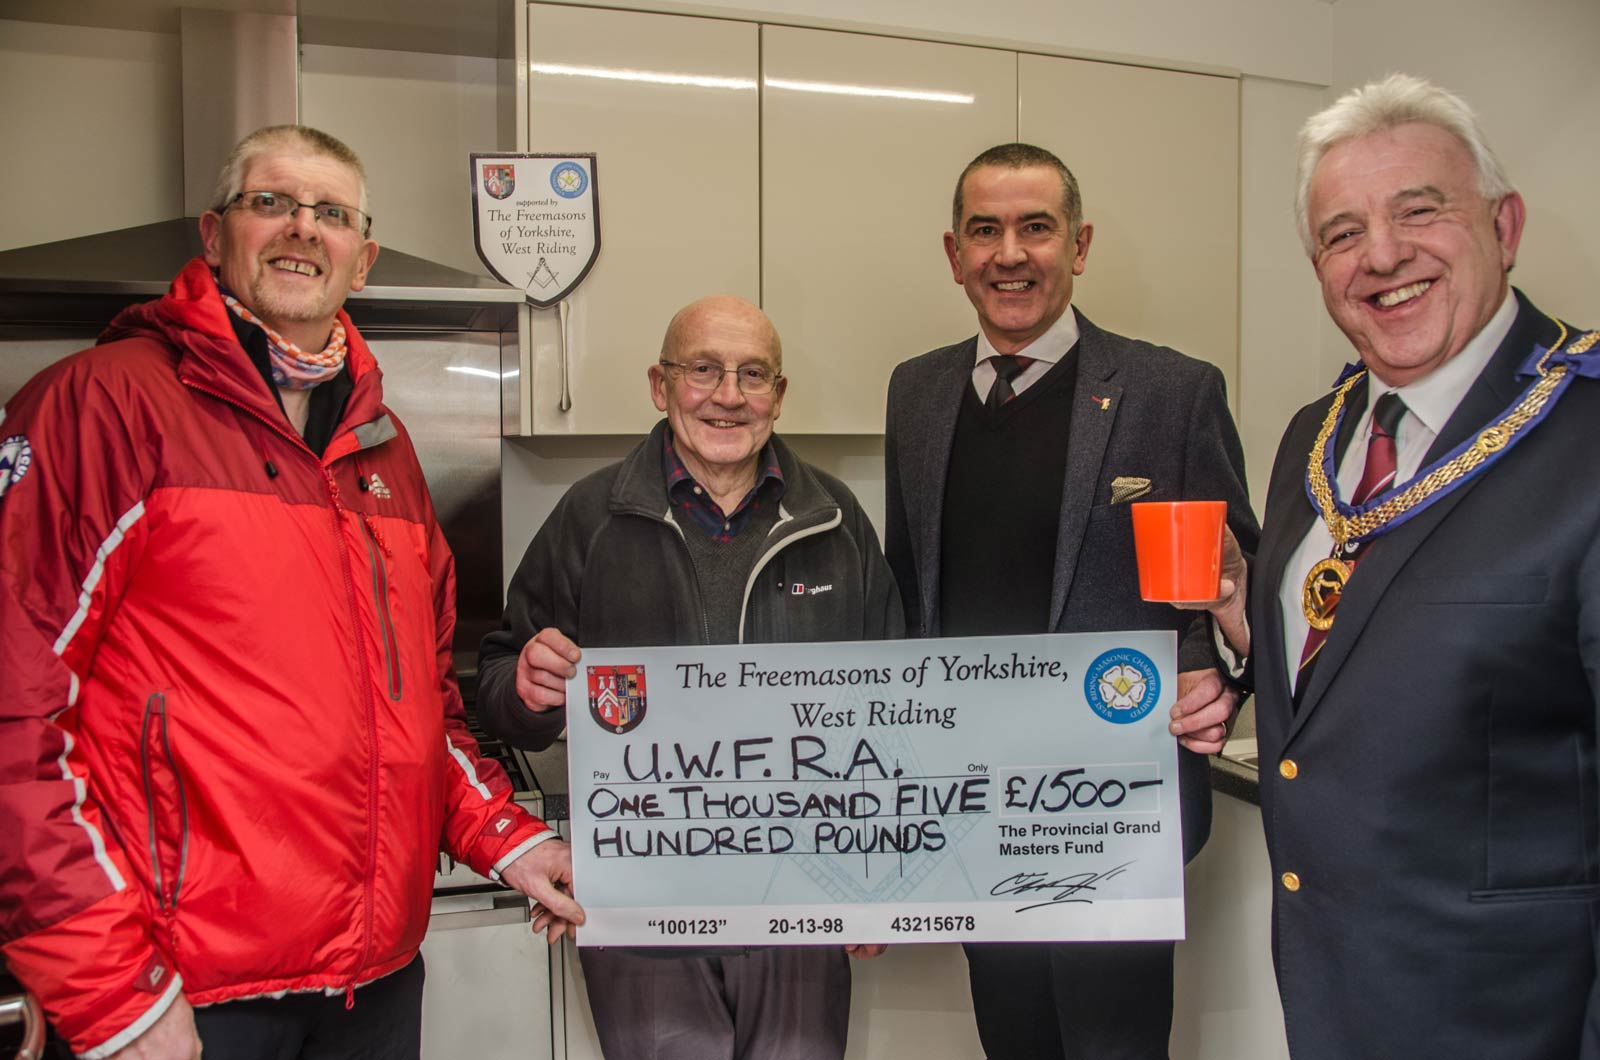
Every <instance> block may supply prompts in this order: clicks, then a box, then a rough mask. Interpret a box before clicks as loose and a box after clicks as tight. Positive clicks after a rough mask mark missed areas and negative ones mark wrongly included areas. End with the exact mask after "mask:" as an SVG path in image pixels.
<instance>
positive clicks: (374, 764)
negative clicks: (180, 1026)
mask: <svg viewBox="0 0 1600 1060" xmlns="http://www.w3.org/2000/svg"><path fill="white" fill-rule="evenodd" d="M322 479H323V481H324V482H326V483H327V485H328V499H329V500H331V501H332V502H333V535H334V537H335V538H336V539H337V541H338V544H339V555H340V556H341V557H343V559H344V562H343V563H341V564H340V570H341V572H342V573H343V574H344V589H345V595H346V599H348V601H349V603H350V622H351V629H352V631H354V630H359V629H360V628H361V613H360V610H359V609H358V608H357V606H356V586H355V574H354V572H353V571H352V570H351V569H350V568H351V562H350V549H349V548H347V547H345V544H344V514H345V511H346V509H345V506H344V499H343V498H342V497H341V496H340V495H339V483H338V481H337V480H336V479H334V477H333V472H332V471H330V470H329V469H328V468H326V467H324V468H323V469H322ZM352 514H354V513H352ZM362 525H363V526H365V525H366V524H365V523H363V524H362ZM356 639H357V640H358V641H359V640H360V637H359V636H358V637H357V638H356ZM362 654H363V655H365V654H366V653H365V651H364V650H363V652H362ZM363 662H365V660H363ZM363 673H365V666H363ZM361 687H362V689H363V690H364V691H365V693H366V695H365V699H366V701H367V873H366V877H365V878H364V879H363V880H362V881H361V891H362V900H363V902H364V904H365V906H366V915H365V916H364V917H363V919H362V928H361V936H362V938H361V958H360V960H358V961H356V967H355V970H354V971H353V972H351V973H350V981H349V982H348V983H346V984H345V990H346V993H347V996H346V998H345V1004H346V1007H349V1006H353V1005H354V1004H355V995H354V990H355V986H356V982H357V981H358V980H359V979H360V978H361V972H362V969H364V968H366V966H367V961H369V960H371V959H372V922H373V919H374V917H375V916H376V909H375V907H376V905H377V902H376V901H375V899H374V896H373V891H375V890H376V889H377V873H378V705H377V703H376V702H374V701H373V696H372V682H370V681H366V680H363V681H362V682H361Z"/></svg>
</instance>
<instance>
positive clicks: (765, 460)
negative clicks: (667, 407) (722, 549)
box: [661, 428, 783, 544]
mask: <svg viewBox="0 0 1600 1060" xmlns="http://www.w3.org/2000/svg"><path fill="white" fill-rule="evenodd" d="M661 470H662V472H663V473H664V474H665V475H666V478H667V500H669V501H671V502H672V507H673V509H674V510H676V511H677V513H678V514H679V516H680V517H681V518H683V519H685V520H687V521H689V522H692V523H693V524H694V525H695V526H697V527H699V528H700V529H701V530H702V531H704V532H705V534H706V536H708V537H710V538H711V539H712V540H713V541H719V542H721V543H723V544H727V543H728V542H729V541H732V540H733V539H734V538H736V537H738V536H739V531H741V530H743V529H744V528H745V526H746V525H747V524H748V523H749V522H750V519H751V517H752V516H754V515H755V513H756V512H758V511H762V510H763V509H764V507H765V506H768V505H776V504H777V503H778V502H779V501H780V500H782V499H783V471H782V470H781V469H780V468H779V467H778V451H777V450H776V449H774V448H773V447H772V443H771V442H770V441H769V442H768V443H767V444H766V445H765V446H763V447H762V449H761V457H760V470H758V471H757V472H756V484H755V485H754V486H752V487H751V488H750V492H749V493H746V494H745V495H744V499H743V500H741V501H740V502H739V506H738V507H737V508H735V509H734V510H733V511H732V513H725V512H724V511H723V510H722V508H721V507H720V506H718V504H717V502H716V501H714V500H712V499H711V494H710V493H709V492H707V491H706V489H705V488H704V487H702V486H701V485H700V484H699V483H698V482H696V481H695V480H694V476H693V475H691V474H689V469H688V468H687V467H685V466H684V464H683V461H682V460H681V459H680V458H679V456H678V450H677V446H676V445H674V443H673V439H672V430H671V429H670V428H668V430H667V434H666V444H665V445H664V446H662V449H661Z"/></svg>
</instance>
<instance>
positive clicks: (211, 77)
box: [0, 8, 523, 331]
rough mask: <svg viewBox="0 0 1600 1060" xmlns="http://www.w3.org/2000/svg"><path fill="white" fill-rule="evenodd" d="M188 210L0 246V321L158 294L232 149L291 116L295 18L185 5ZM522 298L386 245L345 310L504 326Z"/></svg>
mask: <svg viewBox="0 0 1600 1060" xmlns="http://www.w3.org/2000/svg"><path fill="white" fill-rule="evenodd" d="M180 34H181V42H182V51H183V153H184V165H183V172H184V196H183V198H184V210H185V212H186V213H187V214H189V215H190V216H187V217H181V218H174V219H172V220H170V221H160V222H157V223H155V224H147V225H140V226H138V227H135V228H124V229H120V230H118V231H114V232H102V233H97V234H95V235H88V236H80V237H78V238H76V239H65V240H60V241H58V242H54V243H41V244H38V245H37V246H31V247H19V248H17V249H15V250H7V251H0V322H3V323H5V324H41V325H48V324H95V323H104V322H105V321H107V320H109V319H110V317H111V316H112V315H114V314H115V312H116V311H117V310H118V309H120V308H121V307H122V306H125V305H128V304H130V303H132V302H137V301H143V300H146V299H150V298H155V297H157V296H159V295H161V294H163V293H164V292H165V291H166V290H167V287H168V285H169V284H170V283H171V282H172V278H173V277H174V276H176V275H177V274H178V272H179V270H181V269H182V268H183V266H184V263H186V262H187V261H188V260H189V259H190V258H193V257H194V256H195V255H196V254H199V253H200V251H201V246H200V234H199V227H198V226H199V222H198V220H197V217H198V215H199V213H201V212H202V211H204V210H205V209H206V208H208V207H209V206H210V205H211V202H210V198H211V195H212V193H213V184H214V182H215V180H216V174H217V171H218V170H219V169H221V168H222V163H223V161H224V160H225V159H226V157H227V153H228V151H230V150H231V149H232V147H233V145H234V144H236V143H238V142H239V141H240V140H241V139H243V138H244V137H245V136H246V135H248V134H249V133H251V132H252V131H254V130H255V129H258V128H260V127H261V126H263V125H272V124H285V123H290V122H294V121H296V120H297V119H298V114H299V99H298V97H299V42H298V32H297V28H296V19H295V17H294V16H293V15H273V14H257V13H253V12H242V11H213V10H199V9H194V8H184V9H183V10H182V12H181V21H180ZM522 300H523V295H522V292H521V291H519V290H517V289H516V288H514V287H507V286H505V285H504V284H501V283H498V282H496V281H494V280H489V279H485V278H483V277H481V276H477V275H474V274H473V273H470V272H463V271H462V270H460V269H454V268H451V267H449V266H447V265H441V264H438V263H437V262H432V261H428V260H426V259H424V258H419V257H415V256H413V255H411V254H406V253H404V252H402V251H398V250H394V249H392V248H388V247H385V248H384V250H383V252H382V253H381V254H379V255H378V261H377V264H376V265H374V266H373V269H372V273H371V275H370V276H369V277H368V280H367V286H366V289H365V290H362V291H359V292H357V293H355V294H353V295H351V296H350V299H349V301H348V302H347V303H346V309H347V310H348V311H349V312H350V315H351V317H352V318H353V319H354V320H355V321H356V323H357V325H358V326H360V327H362V328H363V329H367V328H408V329H418V330H435V329H448V330H458V329H470V330H491V331H506V330H509V329H510V328H512V327H514V321H515V315H516V308H517V306H518V305H519V304H521V302H522Z"/></svg>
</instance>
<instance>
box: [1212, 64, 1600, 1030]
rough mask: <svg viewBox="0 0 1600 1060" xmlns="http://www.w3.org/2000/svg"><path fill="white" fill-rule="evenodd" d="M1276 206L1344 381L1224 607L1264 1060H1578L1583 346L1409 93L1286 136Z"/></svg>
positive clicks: (1584, 759) (1299, 440)
mask: <svg viewBox="0 0 1600 1060" xmlns="http://www.w3.org/2000/svg"><path fill="white" fill-rule="evenodd" d="M1298 206H1299V220H1300V225H1301V236H1302V238H1303V240H1304V242H1305V246H1306V251H1307V253H1308V255H1309V256H1310V257H1311V260H1312V264H1313V266H1314V268H1315V269H1316V273H1317V277H1318V279H1319V280H1320V281H1321V284H1322V294H1323V300H1324V302H1325V303H1326V305H1327V308H1328V312H1329V314H1330V315H1331V316H1332V317H1333V319H1334V322H1335V323H1337V324H1338V325H1339V328H1340V330H1342V331H1343V332H1344V333H1345V335H1346V336H1347V337H1348V338H1349V339H1350V341H1351V344H1352V345H1353V346H1354V347H1355V349H1356V351H1357V352H1358V353H1359V354H1360V357H1361V365H1360V366H1352V368H1351V370H1350V371H1349V372H1347V373H1346V376H1345V378H1344V379H1342V380H1341V382H1340V385H1339V386H1338V387H1336V389H1335V391H1334V392H1333V393H1331V394H1329V395H1327V396H1325V397H1323V398H1321V399H1319V400H1317V401H1315V402H1313V403H1312V404H1310V405H1308V406H1306V407H1305V408H1304V409H1302V410H1301V411H1300V412H1299V413H1298V414H1297V415H1296V416H1295V418H1294V420H1293V422H1291V423H1290V425H1289V429H1288V431H1287V432H1286V433H1285V434H1284V436H1283V442H1282V443H1281V445H1280V447H1279V449H1278V457H1277V461H1276V463H1275V464H1274V466H1273V470H1272V482H1271V488H1270V492H1269V494H1268V499H1267V510H1266V520H1265V521H1266V529H1265V532H1264V534H1263V537H1262V545H1261V553H1260V562H1259V563H1258V565H1257V566H1256V567H1255V569H1254V570H1253V571H1252V572H1251V581H1252V582H1253V584H1252V585H1251V586H1250V590H1249V591H1250V619H1251V627H1252V629H1253V632H1254V652H1255V655H1254V671H1255V682H1256V726H1257V736H1258V738H1259V740H1260V750H1261V809H1262V815H1263V819H1264V822H1265V824H1266V831H1267V846H1268V852H1269V853H1270V855H1271V858H1272V870H1273V873H1274V882H1275V884H1276V886H1275V888H1274V892H1273V956H1274V961H1275V964H1276V967H1277V974H1278V989H1279V992H1280V994H1281V995H1282V998H1283V1011H1284V1018H1285V1021H1286V1023H1287V1027H1288V1040H1289V1049H1290V1052H1291V1053H1292V1054H1293V1055H1294V1057H1295V1058H1296V1060H1324V1058H1325V1060H1345V1058H1348V1057H1401V1056H1403V1057H1416V1058H1429V1057H1440V1058H1444V1057H1449V1058H1452V1060H1453V1058H1456V1057H1466V1056H1470V1057H1475V1058H1484V1060H1544V1058H1550V1060H1555V1058H1566V1060H1571V1058H1573V1057H1577V1056H1580V1055H1581V1056H1583V1057H1586V1058H1593V1057H1597V1056H1600V1038H1597V1033H1600V1001H1597V980H1596V973H1595V961H1596V955H1597V954H1600V779H1597V774H1596V762H1597V759H1600V750H1597V747H1596V741H1595V717H1596V709H1597V705H1600V490H1596V489H1595V487H1594V474H1593V468H1594V466H1595V463H1594V462H1595V454H1596V453H1600V354H1597V349H1600V334H1596V333H1594V332H1585V331H1584V330H1583V329H1581V328H1574V327H1571V326H1569V325H1566V324H1562V323H1561V322H1559V321H1558V320H1556V319H1555V318H1553V317H1550V316H1547V315H1546V314H1544V313H1542V312H1540V311H1539V310H1538V309H1537V308H1535V307H1534V305H1533V304H1532V303H1531V302H1530V301H1529V300H1528V299H1527V298H1526V297H1525V296H1524V295H1522V294H1521V292H1518V291H1513V290H1512V289H1511V288H1510V286H1509V284H1508V282H1507V276H1506V274H1507V272H1508V271H1509V270H1510V268H1511V266H1512V264H1513V263H1514V261H1515V260H1516V253H1517V247H1518V243H1519V241H1520V239H1521V236H1522V226H1523V220H1524V214H1525V210H1524V206H1523V202H1522V198H1521V196H1520V195H1518V194H1517V193H1516V192H1515V191H1513V190H1511V187H1510V185H1509V184H1508V183H1507V181H1506V177H1505V174H1504V172H1503V171H1502V170H1501V167H1500V163H1499V162H1498V161H1497V160H1496V159H1495V157H1494V155H1493V154H1492V153H1491V152H1490V150H1489V148H1488V145H1487V144H1486V142H1485V141H1484V138H1483V134H1482V132H1481V131H1480V130H1479V128H1478V124H1477V121H1476V119H1475V118H1474V116H1473V114H1472V111H1471V110H1470V109H1469V108H1468V107H1467V105H1466V104H1465V103H1463V102H1462V101H1461V100H1460V99H1458V98H1456V97H1455V96H1453V95H1451V94H1449V93H1447V92H1445V91H1443V90H1441V89H1439V88H1437V87H1435V86H1433V85H1431V84H1428V83H1427V82H1425V81H1420V80H1418V79H1416V78H1413V77H1407V76H1405V75H1395V76H1393V77H1390V78H1387V79H1385V80H1384V81H1381V82H1377V83H1374V84H1370V85H1367V86H1365V87H1363V88H1360V89H1357V90H1356V91H1354V92H1352V93H1350V94H1348V95H1347V96H1345V97H1343V98H1342V99H1340V100H1339V101H1338V102H1336V103H1335V104H1333V106H1331V107H1330V108H1329V109H1327V110H1326V111H1324V112H1322V113H1320V114H1317V115H1315V116H1313V117H1312V118H1311V119H1309V120H1308V121H1307V122H1306V125H1305V127H1304V129H1303V130H1302V131H1301V136H1300V197H1299V204H1298ZM1369 484H1370V485H1375V486H1376V487H1377V488H1376V489H1375V490H1371V491H1369V490H1367V489H1366V488H1365V487H1366V486H1368V485H1369ZM1322 627H1326V628H1325V629H1324V628H1322ZM1236 644H1237V646H1238V647H1240V648H1244V649H1246V650H1248V649H1249V647H1250V646H1249V645H1247V644H1243V643H1237V642H1236Z"/></svg>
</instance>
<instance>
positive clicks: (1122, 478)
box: [1111, 475, 1150, 504]
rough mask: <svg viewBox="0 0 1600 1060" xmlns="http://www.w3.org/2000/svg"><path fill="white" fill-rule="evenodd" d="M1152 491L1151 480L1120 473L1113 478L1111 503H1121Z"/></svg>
mask: <svg viewBox="0 0 1600 1060" xmlns="http://www.w3.org/2000/svg"><path fill="white" fill-rule="evenodd" d="M1149 492H1150V480H1149V479H1147V478H1136V477H1134V476H1132V475H1118V476H1117V477H1116V478H1114V479H1112V480H1111V503H1112V504H1121V503H1123V502H1124V501H1131V500H1134V499H1135V498H1138V497H1143V496H1144V495H1145V494H1146V493H1149Z"/></svg>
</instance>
